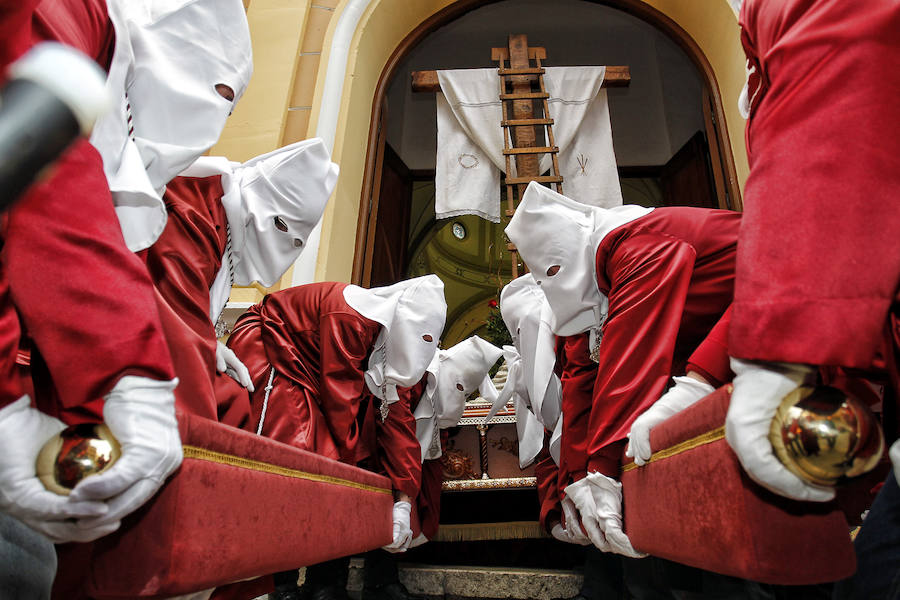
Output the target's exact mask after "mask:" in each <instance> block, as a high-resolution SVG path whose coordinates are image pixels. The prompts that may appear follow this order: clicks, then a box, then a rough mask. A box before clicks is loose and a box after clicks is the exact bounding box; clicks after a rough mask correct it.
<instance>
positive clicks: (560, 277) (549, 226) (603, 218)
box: [506, 182, 653, 336]
mask: <svg viewBox="0 0 900 600" xmlns="http://www.w3.org/2000/svg"><path fill="white" fill-rule="evenodd" d="M651 210H653V209H651V208H644V207H642V206H636V205H625V206H617V207H614V208H608V209H605V208H597V207H594V206H588V205H586V204H581V203H579V202H576V201H574V200H572V199H570V198H567V197H566V196H563V195H562V194H559V193H557V192H554V191H552V190H550V189H549V188H546V187H544V186H542V185H540V184H538V183H535V182H531V183H530V184H528V188H527V190H526V191H525V194H524V195H523V196H522V202H521V203H520V204H519V206H518V207H517V208H516V213H515V215H514V216H513V218H512V220H510V222H509V225H508V226H507V227H506V235H507V236H508V237H509V239H510V241H512V242H513V243H514V244H515V245H516V247H517V248H518V251H519V253H520V254H521V255H522V258H523V259H524V261H525V263H526V264H527V265H528V267H529V269H530V270H531V272H532V274H533V275H534V281H535V283H536V284H537V285H539V286H541V289H542V290H543V292H544V295H545V296H546V298H547V302H548V304H549V305H550V319H549V322H550V327H551V329H552V330H553V332H554V333H555V334H557V335H563V336H566V335H575V334H576V333H581V332H584V331H588V330H590V329H591V328H593V327H600V326H601V325H602V324H603V322H604V321H605V319H606V312H607V308H608V300H607V298H606V296H604V295H603V294H601V293H600V290H599V289H598V287H597V274H596V271H595V257H596V253H597V248H598V247H599V246H600V242H601V241H602V240H603V238H604V237H605V236H606V235H607V234H608V233H609V232H611V231H612V230H613V229H615V228H617V227H619V226H621V225H624V224H625V223H628V222H630V221H633V220H635V219H637V218H639V217H642V216H644V215H646V214H647V213H649V212H650V211H651Z"/></svg>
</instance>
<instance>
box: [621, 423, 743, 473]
mask: <svg viewBox="0 0 900 600" xmlns="http://www.w3.org/2000/svg"><path fill="white" fill-rule="evenodd" d="M724 437H725V426H724V425H722V426H721V427H716V428H715V429H713V430H712V431H707V432H706V433H701V434H700V435H698V436H696V437H692V438H690V439H688V440H684V441H683V442H679V443H677V444H675V445H674V446H669V447H668V448H665V449H663V450H660V451H659V452H654V453H653V454H652V455H651V456H650V460H649V461H647V464H649V463H652V462H656V461H658V460H663V459H666V458H670V457H672V456H675V455H676V454H681V453H682V452H686V451H687V450H693V449H694V448H699V447H700V446H705V445H706V444H712V443H713V442H717V441H719V440H721V439H723V438H724ZM637 468H638V465H636V464H634V463H633V462H631V463H628V464H626V465H624V466H623V467H622V472H623V473H625V472H627V471H631V470H632V469H637Z"/></svg>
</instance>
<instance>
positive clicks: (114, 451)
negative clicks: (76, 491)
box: [36, 423, 122, 496]
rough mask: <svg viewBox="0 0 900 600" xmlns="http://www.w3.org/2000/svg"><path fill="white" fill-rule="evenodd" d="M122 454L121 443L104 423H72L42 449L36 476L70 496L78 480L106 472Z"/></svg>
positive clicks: (62, 493) (49, 487) (46, 484)
mask: <svg viewBox="0 0 900 600" xmlns="http://www.w3.org/2000/svg"><path fill="white" fill-rule="evenodd" d="M121 454H122V449H121V447H120V446H119V442H118V441H117V440H116V438H115V437H113V434H112V432H111V431H110V430H109V427H107V426H106V425H104V424H103V423H98V424H95V423H83V424H81V425H71V426H69V427H66V428H65V429H63V430H62V431H60V432H59V433H58V434H56V435H55V436H53V437H52V438H50V439H49V440H48V441H47V443H46V444H44V447H43V448H41V451H40V453H39V454H38V457H37V464H36V469H37V476H38V479H40V480H41V483H43V484H44V487H45V488H47V489H48V490H50V491H51V492H53V493H55V494H59V495H61V496H68V495H69V492H71V491H72V488H74V487H75V485H76V484H77V483H78V482H79V481H81V480H82V479H84V478H85V477H89V476H90V475H98V474H100V473H103V472H105V471H106V470H107V469H109V468H110V467H111V466H112V465H113V464H114V463H115V462H116V461H117V460H118V459H119V456H121Z"/></svg>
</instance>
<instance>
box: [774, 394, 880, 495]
mask: <svg viewBox="0 0 900 600" xmlns="http://www.w3.org/2000/svg"><path fill="white" fill-rule="evenodd" d="M769 441H770V442H771V443H772V448H773V449H774V451H775V456H777V457H778V460H780V461H781V462H782V463H783V464H784V466H785V467H786V468H787V469H788V470H789V471H790V472H791V473H793V474H794V475H796V476H797V477H800V478H801V479H803V480H804V481H808V482H810V483H814V484H817V485H824V486H833V485H835V484H837V483H838V482H839V481H840V480H841V479H843V478H847V477H856V476H858V475H862V474H863V473H867V472H868V471H871V470H872V469H873V468H875V465H877V464H878V461H879V460H880V459H881V455H882V453H883V452H884V434H883V433H882V431H881V426H880V425H879V424H878V420H877V418H876V417H875V415H874V414H872V412H871V411H870V410H869V408H868V407H867V406H866V405H865V404H863V403H862V402H861V401H859V400H858V399H857V398H855V397H853V396H849V395H847V394H845V393H844V392H842V391H841V390H838V389H836V388H833V387H828V386H818V387H808V386H802V387H799V388H797V389H796V390H794V391H793V392H791V393H790V394H788V395H787V396H785V398H784V400H782V402H781V405H780V406H779V407H778V410H777V411H776V413H775V417H774V418H773V419H772V425H771V427H770V428H769Z"/></svg>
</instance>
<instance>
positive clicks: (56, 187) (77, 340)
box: [0, 0, 174, 422]
mask: <svg viewBox="0 0 900 600" xmlns="http://www.w3.org/2000/svg"><path fill="white" fill-rule="evenodd" d="M32 10H33V11H34V12H32ZM19 11H20V12H17V13H16V14H15V15H10V14H9V13H6V14H5V15H4V16H6V17H10V18H15V22H18V23H24V24H26V30H28V31H30V35H29V36H25V35H24V34H20V35H16V36H12V37H11V38H9V39H4V40H3V41H2V42H0V47H2V56H3V59H4V60H10V59H13V58H16V57H17V56H19V55H20V54H21V53H23V52H24V51H25V50H26V49H27V48H28V47H30V45H32V44H34V43H36V42H37V41H41V40H43V39H54V40H57V41H61V42H63V43H67V44H71V45H74V46H76V47H78V48H79V49H80V50H82V51H84V52H85V53H86V54H87V55H89V56H92V57H94V58H95V59H96V60H97V61H98V62H99V63H101V64H102V65H103V66H106V65H108V59H109V56H110V52H111V49H112V41H113V39H114V32H113V28H112V25H111V23H110V22H109V21H108V18H107V17H106V4H105V2H103V1H102V0H92V1H89V2H81V1H79V2H75V1H74V0H66V1H61V2H47V1H45V2H42V3H41V4H40V6H39V7H38V8H37V9H34V7H33V3H25V4H23V5H22V6H21V7H19ZM2 238H3V249H2V253H0V261H2V274H3V276H5V278H6V283H5V284H3V285H8V289H9V297H8V301H7V302H6V303H5V304H4V305H3V306H2V307H0V315H5V316H0V320H8V319H9V311H10V310H15V311H16V312H17V314H18V318H19V322H20V324H21V325H22V326H23V328H24V330H25V332H26V334H27V336H28V338H29V340H30V345H31V346H32V348H33V350H34V352H33V353H32V354H33V359H34V361H36V362H38V363H40V362H41V361H45V362H46V370H44V369H41V368H38V377H40V378H41V379H42V381H36V382H35V386H36V388H37V389H38V390H52V393H50V394H49V395H46V394H43V393H41V392H38V394H39V396H40V397H39V398H38V404H39V406H40V407H41V409H42V410H44V411H45V412H48V413H50V414H56V415H59V416H60V417H62V418H63V419H64V420H66V421H67V422H80V421H96V420H99V419H101V418H102V400H101V398H102V396H103V395H104V394H106V393H107V392H108V391H109V390H110V389H111V388H112V386H113V385H115V383H116V382H117V381H118V379H119V378H120V377H122V376H123V375H141V376H146V377H151V378H154V379H171V378H172V377H173V376H174V373H173V369H172V362H171V359H170V357H169V353H168V349H167V347H166V343H165V339H164V336H163V333H162V328H161V327H160V323H159V317H158V313H157V310H156V303H155V302H154V299H153V286H152V283H151V281H150V277H149V276H148V274H147V271H146V269H145V268H144V265H143V264H141V261H140V260H139V259H138V258H137V257H136V256H135V255H134V254H133V253H132V252H130V251H129V250H128V248H127V247H126V246H125V241H124V239H123V238H122V232H121V229H120V228H119V223H118V219H117V218H116V214H115V211H114V209H113V204H112V198H111V196H110V193H109V186H108V185H107V182H106V177H105V175H104V173H103V166H102V162H101V159H100V155H99V154H98V153H97V151H96V150H95V149H94V148H93V147H92V146H91V145H90V144H89V143H88V142H87V141H85V140H79V141H77V142H75V143H74V144H73V145H72V147H70V148H69V150H67V151H66V153H65V154H64V155H63V156H62V157H61V159H60V160H59V161H57V163H56V164H55V165H54V170H53V172H52V174H51V175H50V177H49V178H47V179H45V180H44V181H42V182H41V183H39V184H36V185H34V186H32V187H31V189H30V190H29V191H28V192H27V193H26V194H25V195H24V196H23V198H22V199H21V201H20V202H19V203H18V204H17V205H15V206H14V207H13V208H12V209H11V210H10V211H9V212H8V214H7V221H6V224H5V227H4V228H3V231H2ZM2 287H3V286H2V285H0V288H2ZM7 345H8V344H7ZM0 360H3V361H4V363H3V366H2V367H0V370H2V371H3V372H8V371H9V369H8V366H7V363H8V362H9V361H10V360H13V361H14V360H15V356H12V357H11V356H9V353H4V355H3V356H0ZM40 372H43V373H45V374H46V375H44V376H41V375H40ZM51 378H52V379H51ZM13 395H15V394H14V393H13ZM14 399H15V398H12V397H9V395H8V394H7V395H6V396H5V397H3V398H0V404H3V405H5V404H7V403H9V402H10V401H12V400H14Z"/></svg>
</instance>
